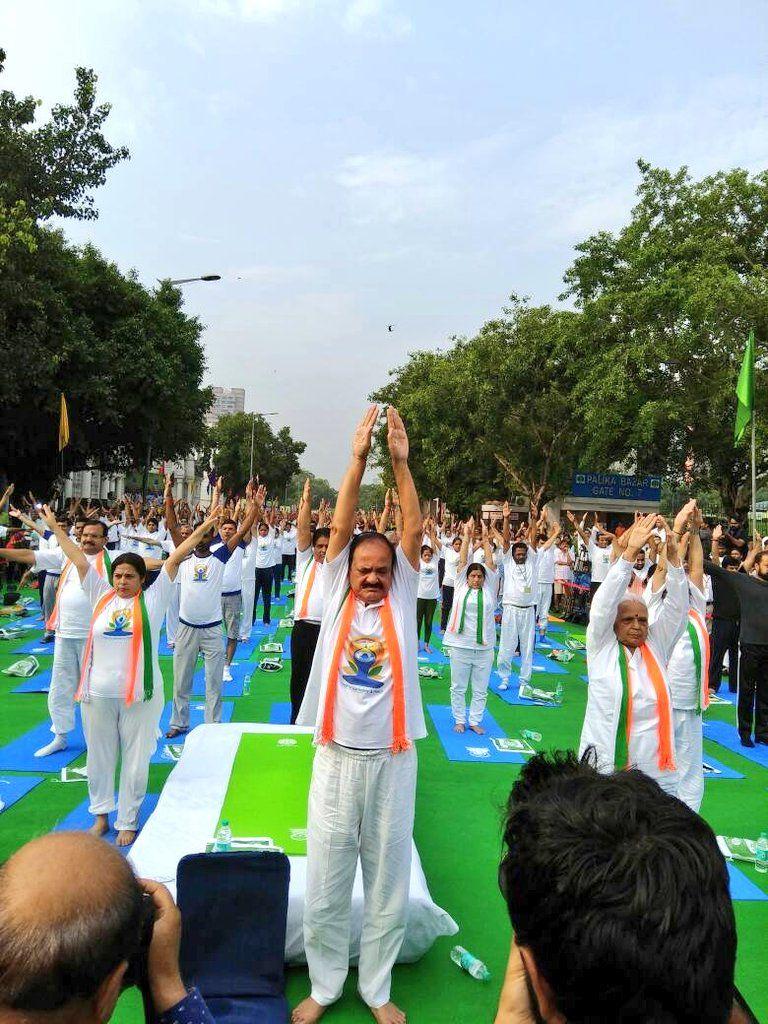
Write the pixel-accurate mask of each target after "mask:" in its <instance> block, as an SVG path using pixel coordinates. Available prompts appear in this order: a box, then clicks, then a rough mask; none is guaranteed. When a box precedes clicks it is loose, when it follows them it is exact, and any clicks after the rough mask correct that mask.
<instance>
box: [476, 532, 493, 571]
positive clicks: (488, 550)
mask: <svg viewBox="0 0 768 1024" xmlns="http://www.w3.org/2000/svg"><path fill="white" fill-rule="evenodd" d="M480 529H481V530H482V531H483V534H482V536H483V553H484V554H485V564H486V567H487V568H488V569H490V570H491V571H492V572H495V570H496V566H495V565H494V564H493V547H492V546H491V535H490V534H489V533H488V524H487V523H486V521H485V520H484V519H482V520H481V521H480Z"/></svg>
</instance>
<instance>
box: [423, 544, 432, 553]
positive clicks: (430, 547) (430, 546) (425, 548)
mask: <svg viewBox="0 0 768 1024" xmlns="http://www.w3.org/2000/svg"><path fill="white" fill-rule="evenodd" d="M425 551H429V553H430V554H434V551H433V549H432V545H431V544H422V545H421V554H422V555H423V554H424V552H425Z"/></svg>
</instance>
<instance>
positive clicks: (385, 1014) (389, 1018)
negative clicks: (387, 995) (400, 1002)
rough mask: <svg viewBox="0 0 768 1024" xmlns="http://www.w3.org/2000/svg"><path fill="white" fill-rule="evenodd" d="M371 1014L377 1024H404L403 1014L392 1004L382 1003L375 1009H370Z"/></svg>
mask: <svg viewBox="0 0 768 1024" xmlns="http://www.w3.org/2000/svg"><path fill="white" fill-rule="evenodd" d="M371 1013H372V1014H373V1018H374V1020H375V1021H376V1022H377V1024H405V1014H404V1013H403V1011H402V1010H401V1009H400V1007H399V1006H395V1004H394V1003H384V1005H383V1006H379V1007H377V1008H376V1009H374V1008H373V1007H371Z"/></svg>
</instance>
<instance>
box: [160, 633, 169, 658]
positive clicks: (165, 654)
mask: <svg viewBox="0 0 768 1024" xmlns="http://www.w3.org/2000/svg"><path fill="white" fill-rule="evenodd" d="M157 653H158V654H159V655H160V657H161V658H172V657H173V648H172V647H169V646H168V637H167V636H166V635H165V633H163V634H162V636H161V637H160V643H159V644H158V645H157Z"/></svg>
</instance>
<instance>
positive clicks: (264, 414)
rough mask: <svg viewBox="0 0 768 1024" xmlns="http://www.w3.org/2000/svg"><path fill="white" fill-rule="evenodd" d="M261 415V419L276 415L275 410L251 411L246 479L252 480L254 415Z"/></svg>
mask: <svg viewBox="0 0 768 1024" xmlns="http://www.w3.org/2000/svg"><path fill="white" fill-rule="evenodd" d="M257 416H261V418H262V419H266V417H267V416H277V413H276V412H252V413H251V464H250V468H249V470H248V479H249V480H253V433H254V430H255V429H256V417H257Z"/></svg>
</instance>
